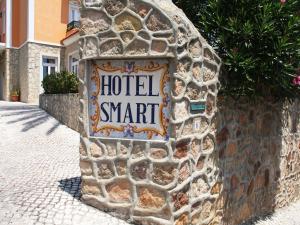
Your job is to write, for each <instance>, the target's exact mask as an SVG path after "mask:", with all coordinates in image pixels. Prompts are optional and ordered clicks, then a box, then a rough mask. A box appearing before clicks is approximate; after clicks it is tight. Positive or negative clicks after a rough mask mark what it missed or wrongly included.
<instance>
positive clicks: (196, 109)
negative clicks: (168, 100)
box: [191, 102, 206, 113]
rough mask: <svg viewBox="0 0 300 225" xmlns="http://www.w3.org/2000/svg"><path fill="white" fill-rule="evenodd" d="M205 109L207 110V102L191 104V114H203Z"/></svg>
mask: <svg viewBox="0 0 300 225" xmlns="http://www.w3.org/2000/svg"><path fill="white" fill-rule="evenodd" d="M205 109H206V104H205V102H195V103H191V113H201V112H203V111H205Z"/></svg>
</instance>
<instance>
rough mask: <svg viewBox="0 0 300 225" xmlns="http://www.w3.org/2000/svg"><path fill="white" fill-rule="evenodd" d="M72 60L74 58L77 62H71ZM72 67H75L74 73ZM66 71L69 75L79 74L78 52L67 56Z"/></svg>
mask: <svg viewBox="0 0 300 225" xmlns="http://www.w3.org/2000/svg"><path fill="white" fill-rule="evenodd" d="M73 58H76V59H77V61H76V62H73ZM73 67H77V68H76V72H74V70H73ZM68 71H69V72H70V73H75V74H77V75H78V72H79V51H78V50H77V51H74V52H71V53H70V54H68Z"/></svg>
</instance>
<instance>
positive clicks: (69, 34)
mask: <svg viewBox="0 0 300 225" xmlns="http://www.w3.org/2000/svg"><path fill="white" fill-rule="evenodd" d="M78 32H79V29H78V28H75V29H72V30H70V31H68V32H67V33H66V37H65V38H64V39H62V40H61V41H60V42H61V43H63V41H64V40H66V39H68V38H70V37H72V36H73V35H75V34H77V33H78Z"/></svg>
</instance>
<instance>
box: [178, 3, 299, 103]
mask: <svg viewBox="0 0 300 225" xmlns="http://www.w3.org/2000/svg"><path fill="white" fill-rule="evenodd" d="M175 3H176V4H177V5H178V6H179V7H180V8H182V9H183V10H184V11H185V13H186V14H187V16H188V17H189V18H190V19H191V21H192V22H193V23H194V24H195V26H196V27H197V28H198V29H199V31H200V33H201V34H202V35H203V36H204V37H205V38H206V39H207V41H208V42H209V43H210V44H211V45H212V46H213V47H214V48H215V49H216V51H217V53H218V54H219V56H220V57H221V58H222V60H223V68H222V75H221V84H222V89H221V93H222V94H224V95H230V96H235V97H239V96H249V97H256V96H268V97H269V96H274V97H276V98H284V97H287V98H294V97H299V96H300V95H299V94H300V78H299V77H298V76H300V74H299V72H298V74H297V68H299V67H300V1H299V0H175ZM297 77H298V78H297ZM295 79H296V80H295ZM293 80H294V82H293ZM296 81H299V82H296Z"/></svg>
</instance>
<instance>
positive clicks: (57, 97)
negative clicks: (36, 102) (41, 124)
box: [40, 94, 80, 131]
mask: <svg viewBox="0 0 300 225" xmlns="http://www.w3.org/2000/svg"><path fill="white" fill-rule="evenodd" d="M40 108H42V109H44V110H45V111H46V112H47V113H49V114H50V115H51V116H53V117H54V118H56V119H57V120H58V121H60V122H61V123H63V124H65V125H66V126H68V127H70V128H71V129H73V130H75V131H78V118H79V110H80V108H79V96H78V94H51V95H50V94H49V95H48V94H47V95H46V94H42V95H40Z"/></svg>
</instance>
